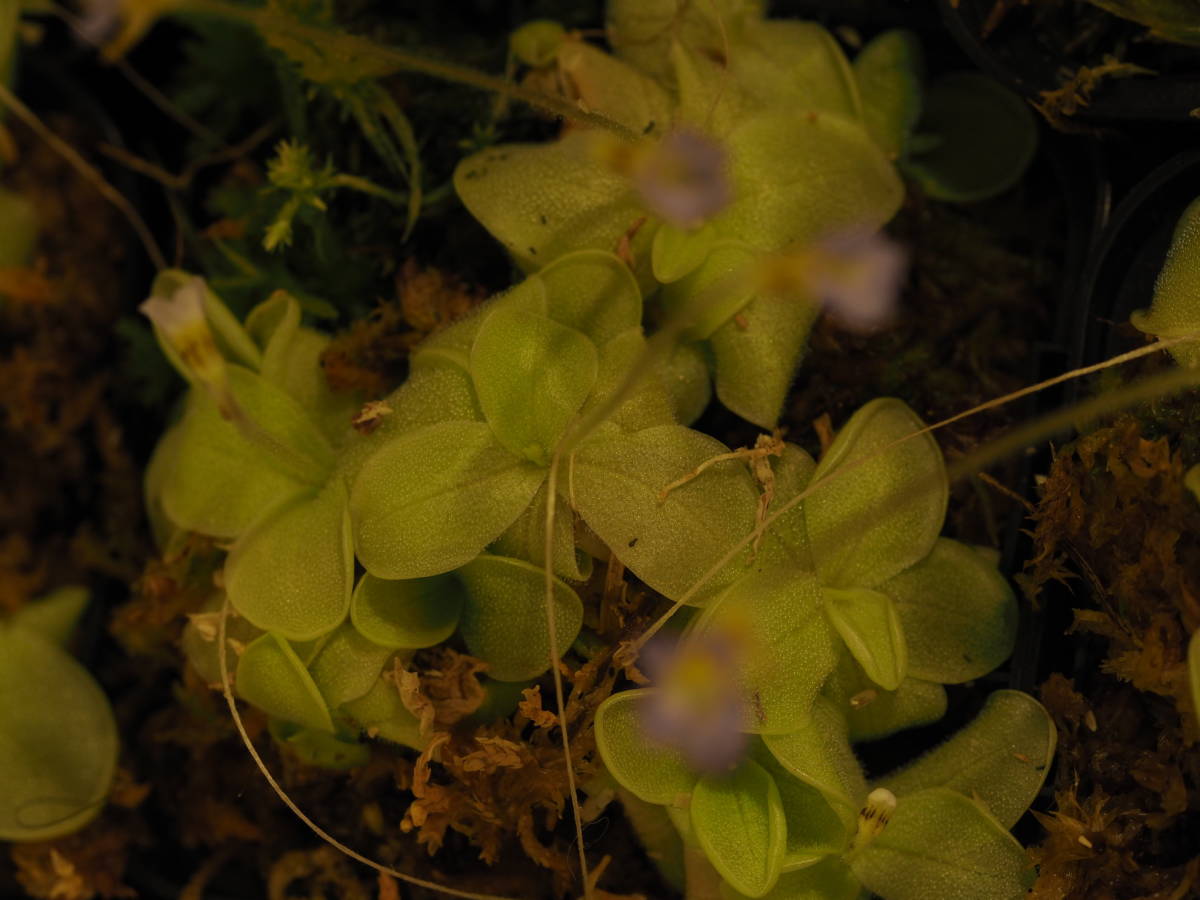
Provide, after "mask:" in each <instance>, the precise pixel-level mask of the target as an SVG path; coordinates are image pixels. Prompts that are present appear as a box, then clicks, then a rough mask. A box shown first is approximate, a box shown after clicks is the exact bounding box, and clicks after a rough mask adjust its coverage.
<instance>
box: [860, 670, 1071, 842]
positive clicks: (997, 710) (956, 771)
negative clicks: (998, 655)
mask: <svg viewBox="0 0 1200 900" xmlns="http://www.w3.org/2000/svg"><path fill="white" fill-rule="evenodd" d="M1054 746H1055V729H1054V722H1053V721H1052V720H1051V718H1050V716H1049V714H1048V713H1047V712H1046V710H1045V709H1044V708H1043V707H1042V705H1041V704H1040V703H1038V702H1037V701H1036V700H1034V699H1033V698H1032V697H1030V696H1029V695H1028V694H1023V693H1021V692H1020V691H996V692H995V693H994V694H992V695H991V696H990V697H988V699H987V703H986V704H984V707H983V709H982V710H981V711H980V713H979V715H978V716H976V717H975V720H974V721H972V722H971V723H970V724H968V725H967V726H966V727H965V728H963V729H962V730H961V731H959V732H958V733H957V734H955V735H954V736H953V737H951V738H950V740H948V741H946V743H944V744H942V745H941V746H940V747H938V748H936V749H935V750H931V751H930V752H929V753H926V754H925V755H924V756H922V757H921V758H920V759H918V760H916V761H915V762H912V763H910V764H908V765H907V766H905V767H903V768H902V769H900V770H899V771H897V772H895V773H894V774H892V775H889V776H887V777H886V778H884V779H883V780H882V781H880V786H881V787H886V788H888V789H889V790H890V791H891V792H892V793H894V794H895V795H896V796H897V797H904V796H906V795H908V794H911V793H914V792H916V791H921V790H925V789H926V788H931V787H947V788H951V789H953V790H956V791H958V792H959V793H960V794H964V795H965V796H967V797H974V798H977V799H979V800H980V801H982V802H983V803H984V804H985V805H986V806H987V808H988V810H989V811H990V812H991V814H992V815H993V816H995V817H996V819H997V821H999V822H1000V824H1001V825H1003V826H1004V827H1005V828H1012V826H1013V825H1015V824H1017V819H1019V818H1021V816H1022V814H1023V813H1024V812H1025V810H1026V809H1028V807H1029V804H1030V803H1032V802H1033V798H1034V797H1036V796H1037V793H1038V791H1039V790H1041V787H1042V782H1043V781H1045V780H1046V773H1047V772H1048V771H1049V770H1050V762H1051V761H1052V760H1053V758H1054Z"/></svg>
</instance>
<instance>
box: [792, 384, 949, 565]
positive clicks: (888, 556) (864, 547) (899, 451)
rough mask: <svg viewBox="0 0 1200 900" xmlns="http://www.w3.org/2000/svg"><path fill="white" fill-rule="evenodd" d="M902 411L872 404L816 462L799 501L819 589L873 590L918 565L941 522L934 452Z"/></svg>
mask: <svg viewBox="0 0 1200 900" xmlns="http://www.w3.org/2000/svg"><path fill="white" fill-rule="evenodd" d="M924 427H925V426H924V423H922V422H921V420H920V419H919V418H917V416H916V414H915V413H913V411H912V410H911V409H909V408H908V407H907V406H906V405H905V404H904V403H902V402H901V401H899V400H895V399H893V398H890V397H885V398H881V399H878V400H872V401H871V402H870V403H868V404H867V405H866V406H864V407H862V408H861V409H860V410H858V412H856V413H855V414H854V415H853V416H851V417H850V420H849V421H848V422H846V424H845V425H844V426H843V427H842V429H841V431H839V432H838V434H837V437H836V438H834V441H833V444H832V445H831V446H830V448H829V450H828V451H827V452H826V453H825V456H824V457H822V459H821V462H820V464H819V465H818V466H817V471H816V473H815V474H814V475H813V487H812V488H811V493H810V494H809V495H808V497H807V499H806V500H805V501H804V511H805V516H806V518H807V522H808V538H809V541H810V543H811V546H812V552H813V558H814V560H815V561H816V564H817V571H818V572H820V574H821V581H822V583H823V584H826V585H828V586H830V587H875V586H876V585H878V584H880V583H881V582H883V581H884V580H886V579H888V578H890V577H891V576H893V575H895V574H897V573H899V572H902V571H903V570H904V569H907V568H908V567H909V566H911V565H913V564H914V563H916V562H918V561H919V560H921V559H924V558H925V556H926V555H928V553H929V551H930V550H932V549H933V545H934V543H935V542H936V541H937V537H938V532H939V531H941V530H942V520H943V519H944V518H945V515H946V503H947V500H948V497H949V490H950V489H949V483H948V482H947V480H946V467H945V464H944V463H943V461H942V453H941V450H939V449H938V445H937V442H936V441H935V440H934V439H933V436H932V435H930V434H929V433H928V432H925V433H923V434H919V435H917V436H916V437H913V436H912V435H914V434H916V433H917V432H919V431H921V430H922V429H923V428H924Z"/></svg>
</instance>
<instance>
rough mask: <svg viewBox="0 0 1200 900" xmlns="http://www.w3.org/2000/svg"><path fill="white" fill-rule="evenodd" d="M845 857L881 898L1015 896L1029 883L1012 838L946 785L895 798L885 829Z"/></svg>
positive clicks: (1029, 870)
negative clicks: (896, 801) (895, 801)
mask: <svg viewBox="0 0 1200 900" xmlns="http://www.w3.org/2000/svg"><path fill="white" fill-rule="evenodd" d="M849 862H850V868H851V870H853V872H854V874H855V875H856V876H857V877H858V880H859V881H861V882H862V883H863V885H865V886H866V887H867V888H869V889H870V890H872V891H874V892H875V893H876V894H878V895H879V896H881V897H883V898H884V900H929V898H931V897H936V898H937V900H1017V898H1020V897H1024V896H1025V892H1026V890H1027V889H1028V887H1029V886H1030V884H1031V883H1032V881H1033V877H1032V876H1033V865H1032V863H1031V862H1030V861H1029V858H1028V857H1027V856H1026V855H1025V851H1024V849H1023V848H1022V847H1021V845H1020V844H1018V843H1017V842H1016V840H1014V839H1013V836H1012V835H1011V834H1009V833H1008V832H1007V831H1005V830H1004V829H1003V828H1002V827H1001V826H1000V823H998V822H997V821H996V820H995V819H994V818H992V817H991V816H990V815H989V814H988V813H987V812H985V811H984V810H983V808H982V807H980V806H979V805H977V804H976V803H974V802H973V801H971V800H969V799H967V798H966V797H964V796H963V795H962V794H959V793H956V792H955V791H951V790H949V789H947V788H932V789H930V790H927V791H920V792H918V793H915V794H911V795H909V796H906V797H903V798H902V799H900V801H899V802H898V803H897V805H896V810H895V812H893V813H892V816H891V821H890V822H889V823H888V825H887V827H886V828H884V829H883V831H882V832H880V834H879V835H878V836H877V837H876V838H875V839H874V840H873V841H872V842H871V843H870V844H868V845H867V846H865V847H863V848H862V849H861V850H859V851H857V852H855V853H853V854H852V855H851V857H850V860H849Z"/></svg>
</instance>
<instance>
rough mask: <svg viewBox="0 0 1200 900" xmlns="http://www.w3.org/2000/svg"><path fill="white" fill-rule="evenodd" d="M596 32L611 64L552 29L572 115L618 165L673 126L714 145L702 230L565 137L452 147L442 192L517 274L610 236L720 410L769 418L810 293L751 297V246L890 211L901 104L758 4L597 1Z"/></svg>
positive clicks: (906, 122)
mask: <svg viewBox="0 0 1200 900" xmlns="http://www.w3.org/2000/svg"><path fill="white" fill-rule="evenodd" d="M718 7H720V8H719V9H718ZM718 16H719V17H720V19H721V21H720V22H718V21H717V18H718ZM662 23H666V24H665V27H661V28H660V27H658V26H659V25H660V24H662ZM608 25H609V33H610V34H611V35H612V41H613V44H614V47H615V48H616V51H615V52H616V55H615V56H612V55H609V54H606V53H604V52H603V51H601V50H599V49H597V48H595V47H592V46H590V45H587V44H584V43H582V42H581V41H580V40H577V39H574V38H570V37H564V38H563V39H562V40H561V42H560V43H559V45H558V47H557V48H556V52H555V54H554V55H553V57H552V61H551V62H549V63H548V65H551V66H557V67H558V68H559V70H560V81H562V82H564V83H566V84H568V85H569V90H570V92H571V93H572V94H573V95H574V99H577V100H578V101H579V103H580V104H581V105H582V106H583V107H584V108H586V109H588V110H590V111H593V112H597V113H600V114H603V115H605V116H607V117H608V118H610V119H611V120H613V121H614V122H616V123H618V124H619V125H620V126H621V127H623V128H625V129H626V130H627V131H628V132H630V133H632V134H634V135H638V136H639V138H638V139H637V140H635V141H634V142H633V143H632V144H631V145H630V146H629V147H628V148H627V153H628V154H629V155H631V156H632V158H634V159H637V158H652V157H653V156H654V154H655V153H656V152H659V151H660V150H661V149H662V148H663V147H665V146H667V145H669V143H670V141H671V136H672V135H673V134H678V133H680V132H695V133H701V134H703V135H706V136H707V137H708V138H709V139H711V140H712V141H715V142H717V143H718V144H719V145H720V147H722V148H723V151H724V153H725V155H726V156H727V172H726V173H725V175H726V176H727V177H728V179H729V182H730V183H731V186H732V200H731V202H730V203H729V204H728V206H727V207H726V208H725V209H724V210H723V211H721V212H719V213H718V214H716V215H715V216H713V217H711V218H710V219H709V220H708V221H706V222H682V223H681V222H679V221H674V220H672V219H671V216H670V215H667V214H665V213H664V211H663V210H662V209H661V208H659V207H658V206H656V205H655V203H653V202H648V200H647V191H646V189H645V188H646V183H645V179H644V178H640V177H634V178H631V177H628V173H623V172H621V171H620V169H619V167H614V166H613V165H611V164H606V162H605V161H604V157H605V153H603V152H597V147H600V146H603V141H604V140H605V138H603V137H598V136H597V135H596V133H594V132H588V131H581V130H578V129H572V130H569V131H567V132H566V133H565V134H564V136H563V137H562V138H561V139H560V140H558V141H556V142H554V143H549V144H517V145H507V146H500V147H495V148H490V149H487V150H484V151H482V152H480V153H478V154H475V155H474V156H471V157H469V158H468V159H466V160H464V161H463V162H462V163H461V164H460V165H459V167H458V169H457V171H456V173H455V185H456V188H457V190H458V192H459V196H460V197H461V198H462V200H463V203H464V204H465V205H466V206H467V208H468V209H469V210H470V211H471V213H472V214H473V215H474V216H475V217H476V218H478V219H479V221H480V222H481V223H482V224H483V225H484V226H485V227H486V228H487V229H488V230H489V231H490V232H491V233H492V234H493V235H494V236H495V237H496V238H497V239H498V240H500V241H501V242H502V243H503V244H504V245H505V246H506V247H507V248H508V249H509V251H510V252H511V253H512V254H513V256H514V258H515V259H516V261H517V262H518V264H519V265H521V266H522V267H523V268H524V269H526V270H534V269H537V268H538V267H539V266H542V265H545V264H546V263H548V262H550V261H552V260H554V259H555V258H557V257H558V256H560V255H561V254H563V253H567V252H570V251H573V250H578V249H582V248H596V249H604V250H615V249H616V248H617V247H618V246H621V245H623V244H627V247H628V253H629V255H630V256H631V258H632V260H633V263H634V270H635V273H636V275H637V277H638V280H639V283H640V284H641V286H642V288H643V289H644V290H645V291H647V292H651V291H655V290H658V289H659V288H661V292H660V294H661V297H660V299H661V302H662V304H663V305H664V307H666V309H668V310H669V311H670V312H671V313H672V314H674V315H677V316H679V317H681V318H680V320H681V321H683V322H685V323H686V324H687V326H688V327H687V329H686V332H685V336H686V339H687V341H688V343H689V344H690V345H692V346H693V347H694V348H695V349H697V350H699V351H701V352H702V353H703V355H704V356H705V357H706V358H707V359H708V360H709V363H710V365H711V368H712V369H713V373H714V379H715V385H716V393H717V396H718V397H719V398H720V400H721V402H722V403H724V404H725V405H726V406H727V407H728V408H730V409H732V410H733V411H734V412H736V413H737V414H738V415H741V416H743V417H744V418H746V419H748V420H750V421H751V422H754V423H755V424H757V425H760V426H763V427H767V428H769V427H771V426H773V425H774V423H775V421H776V419H777V418H778V415H779V411H780V409H781V407H782V404H783V399H784V395H785V394H786V391H787V388H788V386H789V384H790V382H791V379H792V375H793V372H794V370H795V367H796V365H797V363H798V361H799V358H800V356H801V354H802V352H803V348H804V346H805V344H806V342H807V337H808V333H809V330H810V328H811V326H812V323H813V321H814V319H815V318H816V315H817V312H818V298H815V297H812V296H804V295H803V294H804V292H803V291H801V294H802V296H788V297H783V296H778V295H776V294H773V293H767V292H765V290H762V289H759V288H758V287H757V284H758V283H759V281H760V279H758V278H756V277H755V276H756V267H757V266H758V264H759V262H760V260H761V259H762V257H763V256H764V255H765V254H770V253H775V252H778V251H782V250H784V249H786V248H789V247H792V246H796V245H800V246H803V245H805V244H809V243H812V242H814V241H817V240H818V239H820V238H822V237H824V236H826V235H828V234H830V233H834V232H838V231H843V230H847V229H854V230H856V231H864V230H865V231H871V230H874V229H876V228H878V227H880V226H881V225H883V224H884V223H885V222H887V221H888V220H889V219H890V218H891V217H892V215H893V214H894V213H895V211H896V209H897V208H898V207H899V205H900V202H901V199H902V197H903V187H902V184H901V182H900V179H899V177H898V176H897V174H896V170H895V168H894V166H893V165H892V162H891V161H890V157H891V156H892V155H893V154H894V153H895V152H896V147H897V145H899V144H901V143H903V141H904V140H905V139H906V134H907V130H908V129H910V127H911V121H910V120H911V119H912V115H911V114H910V113H909V112H906V109H907V107H910V106H912V101H911V98H909V97H907V96H900V97H897V96H895V95H893V94H892V93H888V92H885V91H879V92H877V93H876V96H875V98H872V97H871V96H867V95H865V94H864V93H863V91H862V90H861V86H860V85H861V79H860V77H859V74H858V72H856V70H855V68H854V67H852V66H851V65H850V63H849V62H848V60H847V59H846V57H845V55H844V54H843V52H842V50H841V48H840V47H839V46H838V44H837V42H836V41H835V40H834V38H833V37H832V36H831V35H830V34H829V33H828V32H827V31H826V30H825V29H824V28H822V27H821V26H819V25H815V24H811V23H804V22H794V21H767V20H765V19H763V18H762V14H761V9H760V6H759V4H746V3H722V4H701V3H691V4H678V3H675V2H674V0H661V2H652V3H639V4H630V3H614V4H611V5H610V9H609V21H608ZM714 42H715V43H714ZM546 55H547V56H548V55H549V54H546ZM896 58H897V59H899V63H897V64H902V63H903V62H904V57H902V56H900V57H896ZM892 61H893V62H895V59H893V60H892ZM877 80H878V79H872V80H871V81H870V83H871V84H874V83H875V81H877ZM910 80H911V81H912V82H913V83H915V79H910ZM894 106H895V107H899V109H898V110H897V111H894V112H892V111H890V110H891V109H892V107H894ZM664 139H665V140H664ZM614 140H615V139H614ZM633 165H634V167H635V168H636V162H635V163H634V164H633ZM650 180H651V181H653V179H652V178H651V179H650ZM651 187H653V185H651ZM699 189H701V190H702V189H704V188H703V186H700V188H699Z"/></svg>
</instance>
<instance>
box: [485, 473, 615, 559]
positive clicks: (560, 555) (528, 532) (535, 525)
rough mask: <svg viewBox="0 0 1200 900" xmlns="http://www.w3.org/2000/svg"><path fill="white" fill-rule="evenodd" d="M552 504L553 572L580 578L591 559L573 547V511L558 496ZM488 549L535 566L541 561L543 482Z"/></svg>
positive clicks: (542, 551)
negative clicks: (522, 509)
mask: <svg viewBox="0 0 1200 900" xmlns="http://www.w3.org/2000/svg"><path fill="white" fill-rule="evenodd" d="M554 503H555V509H554V543H553V545H552V548H551V555H552V558H553V561H554V563H553V565H554V574H555V575H558V576H559V577H560V578H567V579H570V580H571V581H583V580H585V579H586V578H587V571H589V570H590V568H591V561H590V559H588V558H587V557H585V556H583V555H582V553H581V552H580V551H577V550H576V549H575V513H574V512H572V510H571V507H569V506H568V505H567V502H566V501H565V500H564V499H563V498H562V497H561V496H558V497H555V498H554ZM488 552H489V553H492V554H494V555H496V556H511V557H515V558H517V559H524V560H528V561H529V562H531V563H533V564H534V565H538V566H540V565H541V564H542V560H543V558H544V557H545V555H546V485H544V484H543V485H542V486H541V487H540V488H538V492H537V493H536V494H535V495H534V497H533V501H532V502H531V503H530V504H529V505H528V506H527V507H525V511H524V512H523V513H521V515H520V516H519V517H518V518H517V521H515V522H513V523H512V525H510V526H509V527H508V529H507V530H506V531H505V532H504V534H502V535H500V537H498V538H497V539H496V541H495V543H493V544H492V545H491V546H490V547H489V548H488ZM581 561H582V565H581ZM585 567H586V570H585Z"/></svg>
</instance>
